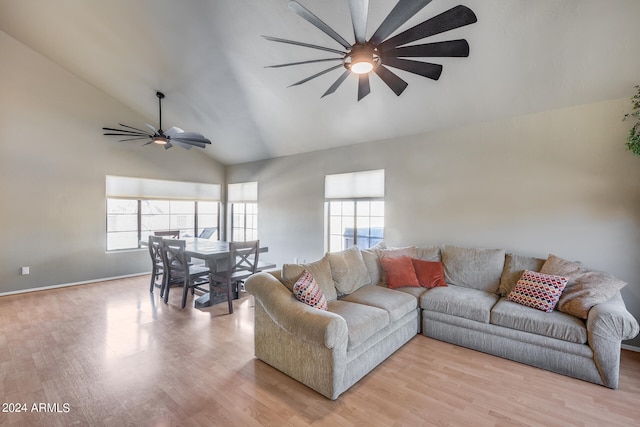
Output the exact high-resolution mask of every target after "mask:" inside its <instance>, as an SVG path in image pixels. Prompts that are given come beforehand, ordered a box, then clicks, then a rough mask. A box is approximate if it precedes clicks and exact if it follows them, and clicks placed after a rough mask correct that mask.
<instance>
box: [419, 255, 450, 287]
mask: <svg viewBox="0 0 640 427" xmlns="http://www.w3.org/2000/svg"><path fill="white" fill-rule="evenodd" d="M411 262H412V263H413V269H414V270H415V272H416V277H417V278H418V282H419V283H420V286H422V287H423V288H428V289H430V288H435V287H437V286H447V282H446V281H445V280H444V264H442V263H441V262H433V261H423V260H421V259H415V258H412V259H411Z"/></svg>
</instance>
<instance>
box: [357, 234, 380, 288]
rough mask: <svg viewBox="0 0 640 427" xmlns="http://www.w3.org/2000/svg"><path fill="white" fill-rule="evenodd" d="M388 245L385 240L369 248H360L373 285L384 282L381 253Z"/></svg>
mask: <svg viewBox="0 0 640 427" xmlns="http://www.w3.org/2000/svg"><path fill="white" fill-rule="evenodd" d="M386 247H387V246H386V245H385V243H384V241H380V242H378V243H376V244H375V245H374V246H372V247H370V248H369V249H360V253H361V254H362V259H363V260H364V265H365V266H366V267H367V271H368V272H369V278H370V279H371V284H372V285H380V284H382V278H383V271H382V265H381V264H380V256H379V253H380V251H381V250H382V249H386Z"/></svg>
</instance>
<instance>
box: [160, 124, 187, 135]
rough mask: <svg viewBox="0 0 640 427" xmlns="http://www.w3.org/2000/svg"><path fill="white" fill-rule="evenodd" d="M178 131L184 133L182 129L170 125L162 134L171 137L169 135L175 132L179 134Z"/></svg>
mask: <svg viewBox="0 0 640 427" xmlns="http://www.w3.org/2000/svg"><path fill="white" fill-rule="evenodd" d="M179 133H184V131H183V130H182V129H180V128H179V127H175V126H171V127H170V128H169V130H168V131H166V132H165V133H164V134H165V135H166V136H169V137H171V136H174V135H177V134H179Z"/></svg>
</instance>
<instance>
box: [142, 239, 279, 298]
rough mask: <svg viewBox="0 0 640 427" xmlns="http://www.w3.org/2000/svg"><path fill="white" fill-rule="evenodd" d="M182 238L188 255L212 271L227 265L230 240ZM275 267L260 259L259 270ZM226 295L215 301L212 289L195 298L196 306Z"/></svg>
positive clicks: (264, 249) (263, 248)
mask: <svg viewBox="0 0 640 427" xmlns="http://www.w3.org/2000/svg"><path fill="white" fill-rule="evenodd" d="M180 240H184V242H185V253H186V254H187V256H188V257H191V258H196V259H201V260H204V262H205V263H206V265H207V267H209V269H211V271H217V270H218V267H219V266H226V262H227V257H229V242H226V241H222V240H209V239H204V238H200V237H184V238H182V239H180ZM140 245H141V246H145V247H148V246H149V242H148V241H145V240H140ZM259 251H260V253H264V252H268V251H269V248H268V247H267V246H261V247H260V248H259ZM275 267H276V265H275V264H271V263H268V262H262V261H259V262H258V270H257V271H262V270H268V269H271V268H275ZM239 293H240V292H239V290H237V291H236V292H234V299H235V298H238V294H239ZM224 296H225V298H224V299H221V300H220V301H215V299H214V298H212V297H211V291H210V292H206V293H205V294H203V295H202V296H200V297H199V298H197V299H196V300H195V307H196V308H203V307H210V306H211V305H213V304H215V303H218V302H222V301H226V294H225V295H224Z"/></svg>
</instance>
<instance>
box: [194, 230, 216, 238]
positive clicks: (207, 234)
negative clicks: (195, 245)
mask: <svg viewBox="0 0 640 427" xmlns="http://www.w3.org/2000/svg"><path fill="white" fill-rule="evenodd" d="M217 229H218V227H208V228H203V229H202V231H201V232H200V235H199V236H198V237H199V238H201V239H210V238H211V236H213V233H215V232H216V230H217Z"/></svg>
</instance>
